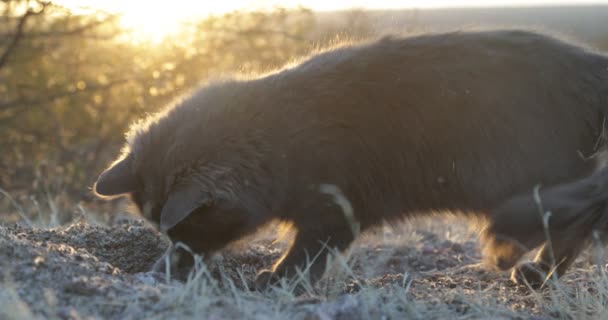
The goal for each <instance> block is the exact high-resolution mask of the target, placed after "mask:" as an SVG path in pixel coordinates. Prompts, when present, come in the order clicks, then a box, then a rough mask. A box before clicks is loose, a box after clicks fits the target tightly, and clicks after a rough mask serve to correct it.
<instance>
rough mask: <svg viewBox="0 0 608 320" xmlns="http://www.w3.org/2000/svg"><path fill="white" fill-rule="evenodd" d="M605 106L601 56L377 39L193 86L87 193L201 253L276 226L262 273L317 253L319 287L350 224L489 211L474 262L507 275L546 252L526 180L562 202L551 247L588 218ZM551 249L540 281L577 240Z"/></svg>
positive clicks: (530, 36) (431, 38)
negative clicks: (279, 253)
mask: <svg viewBox="0 0 608 320" xmlns="http://www.w3.org/2000/svg"><path fill="white" fill-rule="evenodd" d="M607 111H608V58H607V57H606V56H604V55H601V54H598V53H594V52H592V51H589V50H587V49H585V48H581V47H579V46H575V45H572V44H568V43H566V42H563V41H561V40H558V39H555V38H552V37H549V36H545V35H540V34H536V33H532V32H527V31H512V30H507V31H483V32H455V33H446V34H431V35H421V36H415V37H409V38H397V37H387V38H383V39H381V40H378V41H374V42H368V43H363V44H349V45H345V46H343V47H338V48H333V49H330V50H327V51H325V52H321V53H318V54H314V55H312V56H311V57H309V58H307V59H305V60H303V62H301V63H299V64H295V65H292V66H289V67H286V68H284V69H282V70H279V71H277V72H274V73H270V74H267V75H264V76H261V77H259V78H254V79H247V80H238V79H234V80H225V81H221V82H216V83H212V84H210V85H207V86H204V87H202V88H199V89H197V90H196V91H194V92H193V94H191V95H190V96H188V97H186V98H184V99H183V100H182V101H180V102H179V103H177V104H175V105H172V106H170V107H168V108H167V109H166V110H165V111H164V112H161V113H159V114H157V115H155V116H152V117H151V118H149V119H147V120H145V121H143V122H140V123H138V124H136V125H134V126H133V128H132V130H131V132H130V133H129V134H128V142H127V145H126V147H125V149H124V152H123V154H122V155H121V156H120V157H119V159H118V160H117V161H116V162H115V163H114V164H113V165H112V166H111V167H110V168H108V169H107V170H106V171H105V172H104V173H103V174H102V175H101V176H100V178H99V180H98V181H97V183H96V187H95V190H96V192H97V194H99V195H104V196H113V195H119V194H129V195H130V196H131V198H132V200H133V201H134V202H135V204H137V206H138V207H139V208H140V210H141V211H142V213H143V214H144V216H145V217H146V218H148V219H150V220H151V221H154V222H157V223H158V224H159V225H160V228H161V230H163V231H165V232H167V233H168V235H169V236H170V237H171V238H172V239H173V240H175V241H182V242H185V243H186V244H188V245H189V246H190V247H191V248H192V249H194V250H195V251H196V252H199V253H207V252H209V251H213V250H217V249H220V248H222V247H223V246H225V245H226V244H228V243H230V242H232V241H233V240H236V239H239V238H241V237H243V236H244V235H247V234H250V233H253V232H255V231H256V230H257V229H258V228H259V227H260V226H262V225H264V224H266V223H267V222H269V221H271V220H276V219H278V220H284V221H289V222H291V223H293V226H294V227H295V228H296V230H297V235H296V237H295V241H294V243H293V245H292V247H291V249H290V250H289V252H288V253H287V254H286V255H285V256H284V257H283V258H282V259H281V260H280V261H279V262H278V263H277V264H276V265H275V266H274V268H273V270H272V273H270V274H269V275H271V276H272V277H271V278H276V277H275V276H285V275H293V274H294V268H296V267H300V268H302V267H303V266H304V265H305V264H306V263H307V260H310V259H311V258H312V257H313V256H315V255H317V254H318V253H319V252H321V253H320V254H319V256H318V257H317V259H316V260H315V261H314V262H313V263H312V267H311V275H312V277H313V280H314V279H317V278H318V277H319V276H320V275H321V274H322V272H323V267H324V266H325V261H324V257H325V253H324V252H327V250H324V248H325V249H326V248H338V249H344V248H346V247H347V246H348V245H349V244H350V243H351V241H352V240H353V239H354V238H355V236H356V232H353V231H354V228H352V225H353V223H356V224H357V226H358V228H359V229H360V230H362V231H364V230H365V229H367V228H369V227H372V226H374V225H377V224H378V223H380V222H381V221H383V220H391V219H398V218H403V217H408V216H412V215H414V214H424V213H429V212H438V211H457V212H464V213H471V214H475V215H478V216H481V217H484V218H487V220H488V227H487V228H486V230H485V232H484V235H483V239H484V241H485V247H484V252H485V254H486V256H487V260H488V261H489V262H491V263H492V264H495V265H497V266H498V267H500V268H503V269H506V268H511V267H513V266H514V265H515V264H516V263H517V261H518V260H519V258H520V257H521V255H522V254H523V253H525V252H527V251H529V250H532V249H534V248H536V247H539V246H542V245H543V243H545V241H546V238H545V233H546V232H545V231H546V230H545V229H546V228H544V225H543V224H542V223H541V224H539V223H538V222H539V221H541V220H539V219H541V218H540V216H541V214H540V212H539V211H538V210H536V209H538V208H537V206H535V205H534V203H535V202H530V199H532V197H533V190H534V187H535V186H537V185H541V186H542V187H543V188H541V191H542V192H541V200H543V202H544V201H545V198H546V201H548V203H545V207H547V208H551V207H552V206H553V207H560V203H551V201H556V200H552V199H556V198H563V197H570V198H569V199H573V201H575V202H576V201H578V204H579V205H578V206H576V205H575V206H573V207H567V206H566V207H563V206H562V207H560V208H565V209H564V210H561V211H560V210H557V211H560V212H554V213H553V216H552V218H551V220H550V221H549V224H550V225H551V226H555V228H553V229H555V233H556V234H557V235H559V236H560V237H564V238H566V237H567V236H568V235H576V237H578V238H580V239H581V241H578V242H576V243H579V242H580V243H582V242H584V240H586V239H588V238H589V236H590V235H591V232H592V230H591V228H592V225H594V224H593V223H591V224H590V223H589V221H587V220H590V221H600V220H601V218H602V217H603V216H602V214H601V213H598V211H597V210H595V209H594V208H597V207H601V206H602V205H603V201H604V200H605V199H606V198H608V193H607V192H608V187H605V186H604V183H603V179H604V178H605V176H606V174H596V175H593V174H592V173H593V172H595V171H597V170H598V168H599V167H600V166H601V163H600V162H601V161H599V160H598V159H600V158H601V157H598V156H597V154H598V152H599V151H601V148H602V143H601V142H602V141H601V139H602V137H603V130H604V118H605V116H606V114H607ZM598 142H600V143H598ZM588 185H594V186H597V185H599V186H600V187H598V188H599V191H598V189H597V188H596V189H593V190H595V191H594V192H595V193H593V194H587V192H586V191H585V192H583V191H584V190H589V187H588ZM552 186H555V187H554V188H551V187H552ZM328 187H329V188H328ZM585 188H587V189H585ZM327 190H333V191H332V192H326V191H327ZM556 190H557V191H556ZM564 190H565V191H564ZM555 194H557V195H559V197H557V196H554V195H555ZM337 198H342V199H346V200H347V202H348V207H349V208H350V209H352V217H351V216H350V214H349V213H347V212H345V206H344V205H341V202H340V201H336V200H337ZM581 208H582V209H581ZM590 208H591V209H590ZM350 209H349V210H350ZM592 209H593V210H592ZM349 210H346V211H349ZM563 211H566V212H565V213H563ZM574 211H576V212H575V214H574V215H573V214H572V212H574ZM560 215H562V216H567V217H568V219H570V221H577V219H578V220H585V219H587V220H585V221H587V223H581V224H579V225H576V227H575V228H571V227H570V225H569V224H564V223H563V219H562V217H561V216H560ZM597 226H598V225H596V227H597ZM556 228H557V229H556ZM524 229H525V230H526V233H525V234H522V233H521V232H520V231H521V230H524ZM571 229H576V230H571ZM530 236H532V237H533V238H534V241H529V238H528V237H530ZM556 246H557V247H556ZM552 249H553V250H554V251H555V253H556V254H557V255H558V257H557V260H558V261H557V262H556V261H548V258H543V255H542V253H541V254H540V255H539V257H538V261H536V263H537V264H538V265H539V266H540V268H541V271H548V270H549V269H548V268H549V267H545V266H546V265H547V266H548V265H554V264H555V263H559V261H566V260H568V261H569V260H572V259H573V258H575V257H576V255H577V254H578V251H579V250H580V246H579V245H575V244H574V243H572V242H571V241H568V242H564V243H562V242H560V241H553V248H552ZM554 260H555V259H554ZM309 262H310V261H309ZM543 268H544V269H543ZM566 268H567V266H566ZM566 268H563V269H564V271H565V269H566ZM527 278H528V279H530V280H535V279H533V276H528V277H527Z"/></svg>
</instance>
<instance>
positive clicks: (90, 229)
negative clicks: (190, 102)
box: [0, 206, 608, 319]
mask: <svg viewBox="0 0 608 320" xmlns="http://www.w3.org/2000/svg"><path fill="white" fill-rule="evenodd" d="M47 208H51V209H48V210H47V211H45V212H38V213H37V215H36V216H32V215H31V213H28V211H26V210H23V211H22V212H21V213H20V215H21V218H22V221H24V222H25V221H29V222H26V223H27V224H29V225H26V226H23V227H16V226H14V225H13V224H10V225H6V226H0V270H2V271H1V272H0V283H1V284H2V285H1V286H0V318H1V319H30V318H36V317H39V318H63V319H77V318H85V317H94V318H111V319H125V318H126V319H144V318H145V319H167V318H177V319H190V318H192V319H200V318H204V319H227V318H243V319H286V318H291V319H606V318H608V308H607V305H608V304H607V302H606V301H607V299H608V277H607V275H606V267H605V264H606V263H605V261H606V260H605V258H604V253H603V247H602V246H595V247H594V249H592V250H588V251H587V252H585V254H584V255H583V256H582V257H581V258H579V260H578V261H577V262H576V263H575V265H574V267H573V269H572V270H571V271H570V272H569V273H568V274H567V275H566V276H565V277H564V278H563V279H561V280H559V281H556V282H554V281H551V282H550V283H548V284H547V287H546V288H544V289H543V290H541V291H532V290H530V289H529V288H526V287H523V286H517V285H514V284H512V283H511V282H510V281H509V280H508V274H506V273H496V272H492V271H488V270H486V269H484V268H483V266H480V265H479V261H480V256H479V248H478V244H477V234H476V233H475V232H474V231H471V230H469V229H468V228H467V226H466V224H465V223H464V222H463V221H461V220H459V218H458V217H443V218H441V217H435V218H432V219H423V220H417V221H410V222H408V223H404V224H402V225H399V226H392V227H389V226H385V227H384V228H380V229H378V230H376V231H375V232H373V233H367V234H364V235H363V236H362V237H361V238H360V239H359V240H358V241H357V243H356V244H355V245H354V246H353V247H352V248H351V250H350V251H349V252H347V253H346V254H345V255H336V256H335V259H334V261H333V262H332V263H331V264H330V265H329V267H330V270H329V273H328V275H327V276H326V277H325V278H324V279H323V280H322V281H321V282H320V283H318V284H317V285H316V286H312V285H311V284H310V283H308V282H307V280H306V276H305V275H304V274H303V275H301V276H300V277H299V278H297V279H295V280H293V281H286V280H284V281H283V282H282V283H281V284H280V285H278V286H276V287H272V288H271V289H269V290H268V291H266V292H258V291H255V290H250V289H249V286H250V285H251V283H252V281H253V278H254V276H255V273H256V271H257V270H259V269H261V268H265V267H268V266H269V265H270V264H271V263H272V261H273V259H276V258H277V257H278V256H280V254H281V250H283V249H284V248H285V243H284V242H285V241H287V240H288V239H285V241H283V242H273V241H272V236H273V234H272V233H271V234H269V236H268V237H265V236H260V237H257V238H255V239H253V240H249V241H247V242H246V243H245V244H242V243H241V245H240V246H237V247H235V248H231V249H230V250H226V251H225V252H223V253H222V254H221V255H218V256H216V257H213V258H209V259H206V260H203V259H201V258H200V257H198V258H197V263H196V267H195V270H194V271H193V272H192V273H191V274H190V276H189V278H188V280H187V281H186V282H179V281H175V280H169V281H168V279H166V277H165V275H163V274H156V273H150V272H144V271H143V268H142V267H141V266H143V265H145V263H146V262H149V263H152V262H153V260H154V259H152V258H150V257H149V254H148V255H146V253H149V252H152V250H153V249H151V248H155V249H154V250H157V251H154V252H161V251H162V248H159V243H161V242H162V241H161V240H158V239H160V238H158V237H156V233H154V231H152V230H150V229H147V228H145V225H143V224H141V223H137V222H123V223H120V224H116V223H114V224H111V225H110V226H108V222H106V223H105V225H104V223H100V222H99V221H94V222H93V223H91V222H89V220H88V219H91V218H92V217H95V216H96V215H95V214H94V213H90V212H85V211H84V209H82V210H83V213H82V214H81V215H80V222H78V223H76V224H75V225H71V226H69V227H67V228H66V227H54V228H49V227H47V226H44V223H49V222H52V221H53V220H56V221H59V220H61V219H60V217H56V218H49V216H50V215H52V214H60V213H57V212H56V211H55V213H53V210H52V208H53V206H47ZM16 210H17V209H16ZM28 214H30V215H29V216H28ZM45 215H47V216H46V218H44V219H38V218H36V217H38V216H42V217H44V216H45ZM26 218H27V219H26ZM148 233H149V234H148ZM267 235H268V234H267ZM104 239H107V241H106V240H104ZM159 241H161V242H159ZM96 246H97V247H96ZM112 246H115V247H112ZM119 249H120V250H119ZM131 249H132V251H129V250H131ZM118 255H122V256H125V255H127V256H135V255H138V256H137V257H140V258H137V259H135V260H134V259H131V260H129V259H122V258H124V257H120V256H118ZM140 260H143V261H140ZM145 260H150V261H145ZM133 261H137V263H138V264H137V268H135V267H133V268H131V269H130V267H132V266H133V264H134V263H135V262H133ZM140 265H141V266H140ZM126 270H130V271H128V272H127V271H126ZM298 285H299V286H301V287H304V288H305V290H304V293H301V292H298V294H296V293H295V292H296V291H295V288H296V286H298Z"/></svg>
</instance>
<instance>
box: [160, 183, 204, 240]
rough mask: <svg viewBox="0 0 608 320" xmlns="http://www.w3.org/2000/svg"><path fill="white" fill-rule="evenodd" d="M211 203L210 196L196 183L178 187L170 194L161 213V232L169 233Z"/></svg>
mask: <svg viewBox="0 0 608 320" xmlns="http://www.w3.org/2000/svg"><path fill="white" fill-rule="evenodd" d="M211 202H212V201H211V198H210V197H209V194H208V193H206V192H205V191H204V190H203V189H202V188H201V187H200V186H199V185H197V184H196V183H188V184H185V185H182V186H179V187H177V188H176V189H175V190H173V191H171V194H169V198H168V199H167V202H166V203H165V205H164V206H163V210H162V212H161V213H160V231H161V232H167V230H169V229H171V228H173V227H175V226H176V225H177V224H178V223H180V222H181V221H182V220H184V219H186V218H187V217H188V216H189V215H190V214H191V213H192V212H193V211H194V210H196V209H198V208H199V207H201V206H203V205H208V204H211Z"/></svg>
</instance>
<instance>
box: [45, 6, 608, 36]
mask: <svg viewBox="0 0 608 320" xmlns="http://www.w3.org/2000/svg"><path fill="white" fill-rule="evenodd" d="M57 2H58V3H60V4H63V5H65V6H67V7H70V8H77V7H91V8H97V9H102V10H106V11H111V12H116V13H120V14H122V16H123V17H122V23H123V25H124V26H126V27H129V28H132V29H134V30H135V31H137V32H139V33H141V35H142V36H146V37H148V38H150V39H159V38H161V37H162V36H165V35H167V34H171V33H172V32H173V31H175V30H176V29H177V28H178V27H179V23H180V21H183V20H187V19H190V18H196V17H201V16H206V15H209V14H221V13H225V12H229V11H233V10H237V9H249V10H253V9H259V8H272V7H273V6H281V7H295V6H297V5H300V4H301V5H303V6H305V7H307V8H311V9H313V10H320V11H329V10H338V9H348V8H366V9H394V8H441V7H488V6H534V5H558V4H570V5H574V4H576V5H581V4H599V3H603V4H608V0H595V1H594V0H367V1H365V0H282V1H280V0H207V1H204V0H170V1H135V0H98V1H94V0H58V1H57Z"/></svg>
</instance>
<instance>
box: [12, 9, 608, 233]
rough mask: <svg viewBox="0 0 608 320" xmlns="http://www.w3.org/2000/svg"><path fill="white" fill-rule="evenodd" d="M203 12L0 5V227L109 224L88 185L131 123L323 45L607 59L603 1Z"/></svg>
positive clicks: (108, 210) (107, 210) (109, 206)
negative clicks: (381, 41) (422, 40)
mask: <svg viewBox="0 0 608 320" xmlns="http://www.w3.org/2000/svg"><path fill="white" fill-rule="evenodd" d="M213 2H217V3H213ZM213 2H211V3H207V4H204V3H203V2H202V1H186V0H173V1H168V2H167V1H145V2H144V1H125V0H122V1H118V0H105V1H85V0H64V1H53V2H49V1H38V0H2V1H1V2H0V220H3V221H16V220H23V219H25V220H30V221H34V220H35V221H42V223H44V224H46V225H49V224H50V225H58V224H61V223H64V222H66V221H70V220H71V219H73V218H75V217H78V216H80V215H85V214H87V215H88V214H90V213H93V214H99V216H100V217H102V218H103V217H104V216H105V218H109V217H110V216H111V215H112V214H113V213H115V212H116V211H117V210H118V211H120V210H123V209H121V208H120V207H119V204H118V203H117V202H116V201H111V202H104V201H99V200H96V199H95V198H94V197H93V196H92V193H91V186H92V184H93V182H94V181H95V179H96V177H97V175H98V174H99V173H100V171H101V170H102V169H103V168H104V167H105V166H106V165H108V163H109V162H110V161H111V160H113V158H114V157H115V156H116V155H117V153H118V151H119V150H120V148H121V146H122V143H123V141H124V132H125V131H126V129H127V128H128V126H129V124H130V123H131V122H133V121H134V120H136V119H138V118H140V117H142V116H145V115H146V114H147V113H152V112H155V111H157V110H158V109H159V108H162V107H163V106H164V105H166V104H168V103H170V102H171V101H172V100H173V99H175V98H176V97H178V96H180V95H183V94H185V93H187V92H188V90H190V89H192V88H193V87H195V86H196V85H199V84H204V83H205V81H206V80H207V79H209V78H212V77H215V76H220V75H224V74H231V73H235V72H237V73H246V74H251V73H254V74H255V73H259V72H264V71H268V70H272V69H275V68H278V67H280V66H281V65H283V64H285V63H288V62H290V61H293V60H295V59H297V58H298V57H302V56H304V55H306V54H308V53H310V52H312V51H314V50H317V49H319V48H322V47H324V46H327V45H329V44H336V43H340V42H344V41H356V40H359V39H366V38H372V37H377V36H379V35H383V34H389V33H398V34H403V35H407V34H416V33H422V32H437V31H450V30H471V29H477V28H499V27H517V28H533V29H536V30H540V31H543V32H549V33H552V34H557V35H559V36H561V37H564V38H567V39H569V40H572V41H576V42H579V43H582V44H586V45H588V46H590V47H592V48H595V49H598V50H605V51H608V1H595V2H586V3H583V2H581V1H535V0H528V1H508V0H504V1H490V0H488V1H479V0H478V1H465V0H461V1H458V0H453V1H449V0H444V1H440V0H438V1H433V0H429V1H423V0H420V1H391V0H377V1H342V0H340V1H329V0H327V1H319V0H317V1H313V0H310V1H306V0H302V1H244V0H222V1H213Z"/></svg>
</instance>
